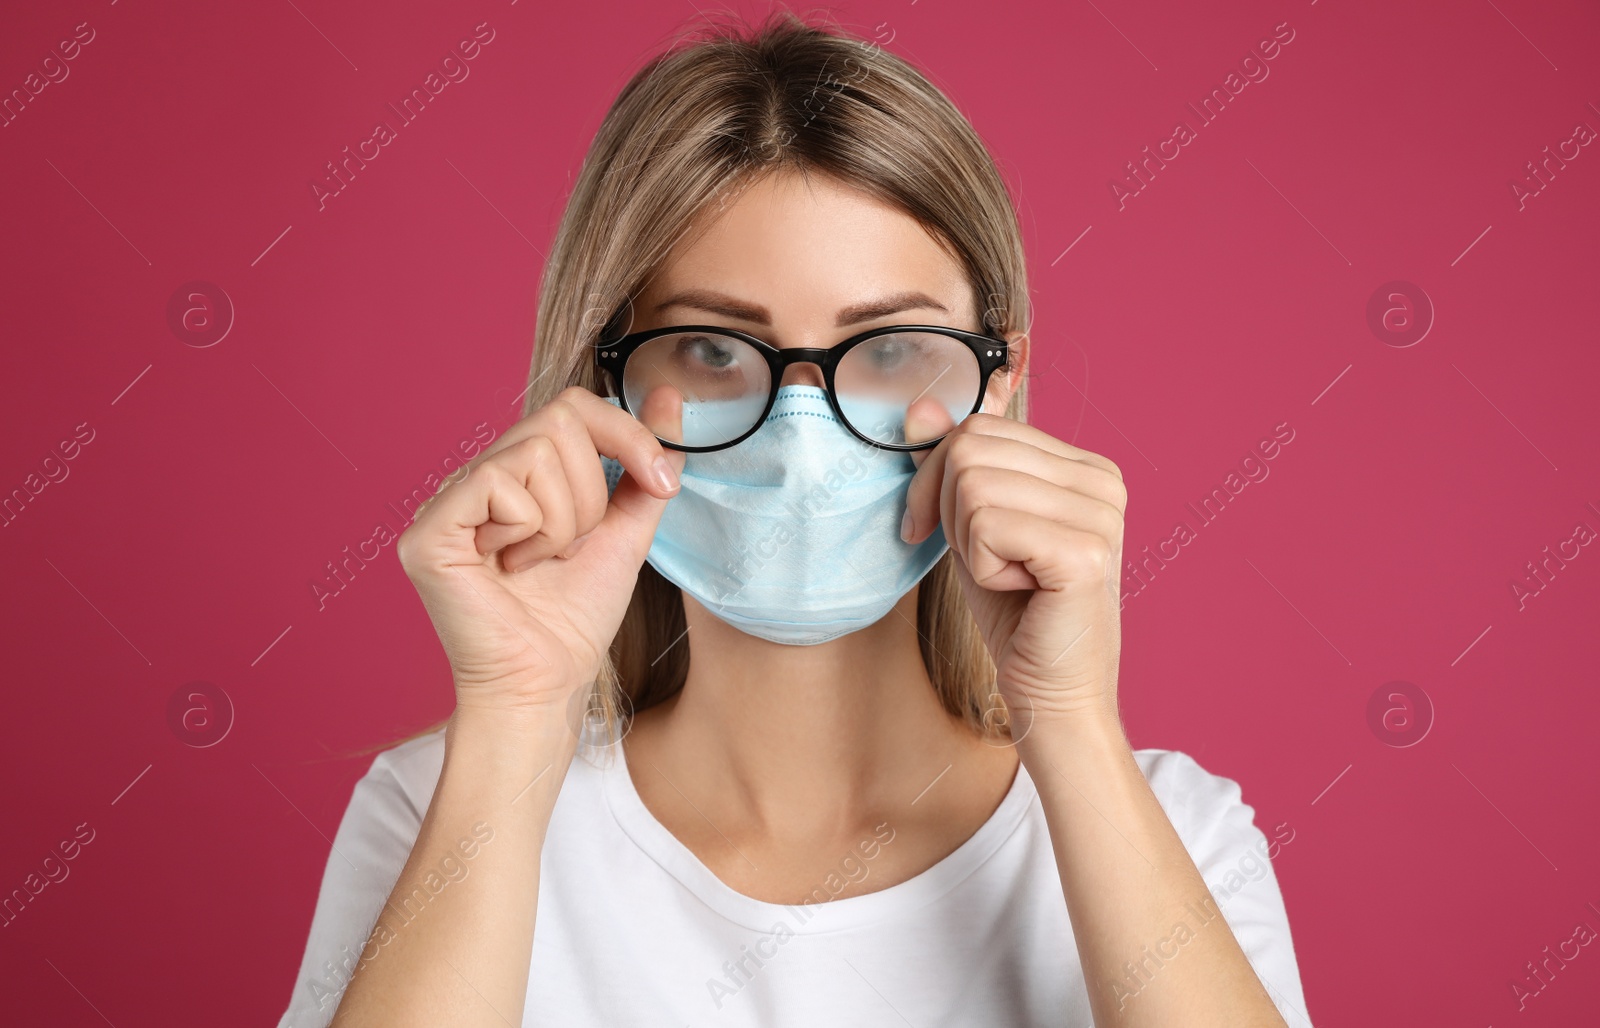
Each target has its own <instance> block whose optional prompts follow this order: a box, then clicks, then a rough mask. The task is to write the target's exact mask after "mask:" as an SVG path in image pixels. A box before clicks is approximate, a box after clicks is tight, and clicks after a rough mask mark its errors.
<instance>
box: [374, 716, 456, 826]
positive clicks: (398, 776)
mask: <svg viewBox="0 0 1600 1028" xmlns="http://www.w3.org/2000/svg"><path fill="white" fill-rule="evenodd" d="M443 769H444V729H442V728H440V729H438V730H436V731H433V732H429V733H428V734H427V735H422V736H418V737H417V738H415V739H407V740H406V741H405V742H403V743H401V744H399V745H398V746H392V747H390V748H389V749H386V750H384V751H382V752H381V753H379V754H378V755H377V756H376V757H374V758H373V760H372V766H371V767H369V768H368V769H367V773H366V774H365V775H363V776H362V778H361V780H360V781H359V782H358V783H356V791H357V793H358V794H359V793H360V792H361V791H362V790H363V788H366V789H367V790H370V791H373V792H380V793H383V794H385V795H386V796H387V797H388V798H389V799H390V800H391V802H394V803H397V804H400V805H403V806H404V807H405V808H406V809H408V810H410V811H411V812H412V813H414V814H415V815H416V817H417V820H418V821H421V819H422V816H423V815H424V814H425V813H427V810H428V805H429V804H430V803H432V802H433V792H434V789H435V788H437V787H438V784H439V775H440V773H441V771H442V770H443Z"/></svg>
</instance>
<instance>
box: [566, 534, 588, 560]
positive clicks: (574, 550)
mask: <svg viewBox="0 0 1600 1028" xmlns="http://www.w3.org/2000/svg"><path fill="white" fill-rule="evenodd" d="M591 535H594V532H593V531H588V532H585V533H583V534H582V535H580V536H578V538H576V539H574V540H572V542H570V543H568V544H567V549H566V551H565V552H564V553H562V556H563V557H576V556H577V555H578V551H579V550H581V549H583V544H584V542H585V541H586V540H587V539H588V538H589V537H590V536H591Z"/></svg>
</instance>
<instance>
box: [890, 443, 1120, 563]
mask: <svg viewBox="0 0 1600 1028" xmlns="http://www.w3.org/2000/svg"><path fill="white" fill-rule="evenodd" d="M976 418H977V415H974V416H973V417H972V418H968V419H967V420H966V421H964V422H962V423H961V424H960V425H959V426H957V427H956V429H955V431H953V432H951V433H950V434H949V435H947V436H945V437H944V438H943V439H941V440H940V441H939V445H938V446H936V447H934V448H933V449H932V450H930V451H928V457H927V459H926V460H925V461H923V462H922V463H921V465H920V466H919V467H918V469H917V473H916V474H915V475H914V476H913V477H912V479H911V485H910V487H909V488H908V489H907V491H906V510H907V511H909V512H910V515H911V532H910V534H909V535H908V536H906V540H907V541H908V542H912V543H916V542H921V541H922V540H923V539H925V538H927V537H928V536H929V535H931V534H933V530H934V529H935V528H937V527H938V525H939V523H940V521H941V520H942V521H943V522H944V524H945V525H947V526H948V525H950V524H951V522H950V520H949V519H950V517H951V516H952V515H953V513H954V510H955V505H954V494H953V493H952V492H951V491H950V485H949V479H950V477H951V474H950V471H951V469H950V468H949V467H948V466H947V465H948V464H949V463H950V462H951V461H954V462H955V464H956V465H957V466H958V467H959V466H974V467H976V466H990V467H1006V468H1011V469H1013V470H1016V471H1024V472H1027V473H1028V474H1032V475H1035V476H1037V477H1039V478H1043V479H1045V480H1047V481H1049V482H1053V483H1055V484H1056V485H1060V486H1064V487H1066V488H1070V489H1074V490H1076V491H1078V492H1081V493H1084V494H1086V495H1088V496H1092V497H1094V498H1096V499H1099V500H1103V501H1104V502H1106V503H1108V504H1110V505H1111V506H1113V507H1115V508H1116V509H1117V510H1118V511H1119V512H1121V511H1126V510H1127V503H1128V490H1127V486H1126V485H1125V484H1124V483H1123V481H1122V479H1121V478H1120V477H1119V476H1118V475H1117V474H1116V473H1115V472H1112V471H1107V470H1105V469H1104V468H1102V467H1101V466H1100V465H1099V464H1096V463H1091V462H1088V461H1080V460H1075V459H1072V458H1069V457H1063V456H1061V455H1060V454H1059V452H1058V451H1056V450H1049V449H1044V448H1041V447H1039V446H1037V445H1035V442H1036V439H1037V436H1035V435H1033V434H1019V435H1017V436H1013V435H1012V434H1010V433H1009V432H1007V430H1006V429H1005V426H1001V425H997V424H996V423H997V422H1002V421H1009V420H1010V419H1007V418H988V417H986V418H984V419H983V420H981V421H975V420H974V419H976ZM1013 424H1016V423H1015V422H1013ZM1022 427H1023V428H1028V426H1026V425H1024V426H1022ZM1033 431H1035V430H1030V433H1031V432H1033ZM1002 432H1005V433H1006V434H1000V433H1002ZM1039 435H1043V433H1039ZM1045 438H1049V437H1048V436H1045ZM1084 452H1088V451H1084ZM951 545H952V546H956V545H957V542H956V540H954V539H952V540H951Z"/></svg>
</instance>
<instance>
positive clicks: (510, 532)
mask: <svg viewBox="0 0 1600 1028" xmlns="http://www.w3.org/2000/svg"><path fill="white" fill-rule="evenodd" d="M488 468H496V469H499V470H501V471H504V472H505V474H506V475H508V476H509V477H510V478H511V480H512V481H513V482H515V483H516V484H517V485H518V486H520V487H521V488H522V490H523V492H525V493H527V494H528V496H529V498H530V499H532V500H533V501H534V503H535V505H536V509H537V512H538V521H537V522H533V521H531V520H530V521H525V522H522V523H519V524H511V525H499V524H487V525H483V526H480V527H479V529H478V548H479V549H480V550H484V551H492V550H495V549H499V550H500V551H501V553H500V563H501V566H502V567H504V568H505V569H506V570H507V571H517V570H520V569H521V568H523V567H525V566H527V565H529V564H533V563H535V562H537V561H540V560H543V559H545V558H546V557H549V556H552V555H554V554H556V553H559V552H561V551H562V550H564V549H565V548H566V547H567V545H568V544H569V543H571V542H572V540H573V538H574V537H575V536H576V535H577V528H576V524H577V509H576V507H575V505H574V503H573V499H572V488H571V485H570V483H568V481H567V473H566V469H565V466H564V463H563V461H562V459H561V454H560V452H559V451H558V450H557V448H556V444H555V442H554V441H553V440H551V439H550V437H549V436H542V435H536V436H531V437H530V438H527V439H524V440H523V441H522V442H520V443H518V444H516V445H515V446H512V447H508V448H507V449H504V450H502V451H500V452H499V453H497V454H495V455H494V457H492V458H490V459H489V460H488V461H485V462H484V464H483V465H482V467H481V468H479V469H478V470H479V471H482V470H485V469H488Z"/></svg>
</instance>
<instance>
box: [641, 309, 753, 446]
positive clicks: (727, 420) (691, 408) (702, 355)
mask: <svg viewBox="0 0 1600 1028" xmlns="http://www.w3.org/2000/svg"><path fill="white" fill-rule="evenodd" d="M771 383H772V371H771V369H770V368H768V367H767V362H766V360H765V359H764V358H763V357H762V356H761V354H760V352H759V351H757V350H756V348H755V347H753V346H751V345H750V344H749V343H747V342H745V341H744V340H743V339H737V338H735V337H733V336H724V335H716V334H713V333H709V332H673V333H668V334H667V335H660V336H656V337H655V338H653V339H648V340H646V341H645V342H644V343H643V344H642V345H641V346H640V347H639V348H638V349H637V350H634V351H633V353H632V354H631V355H630V356H629V357H628V363H627V365H626V366H624V368H623V369H622V395H623V399H625V400H626V401H627V402H628V409H629V410H630V411H632V412H633V414H634V416H635V417H637V418H638V419H639V420H640V421H642V422H644V424H645V426H646V427H647V428H649V429H650V431H652V432H654V433H655V434H656V437H657V438H659V439H662V440H665V441H666V442H669V443H679V444H681V445H684V446H717V445H720V444H722V443H726V442H730V441H732V440H734V439H737V438H739V437H740V436H742V435H744V434H745V433H746V432H748V431H749V430H750V429H751V428H752V427H754V426H755V424H756V422H757V421H758V420H760V418H761V411H762V409H763V408H765V407H766V405H767V395H768V393H769V392H770V389H771Z"/></svg>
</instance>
